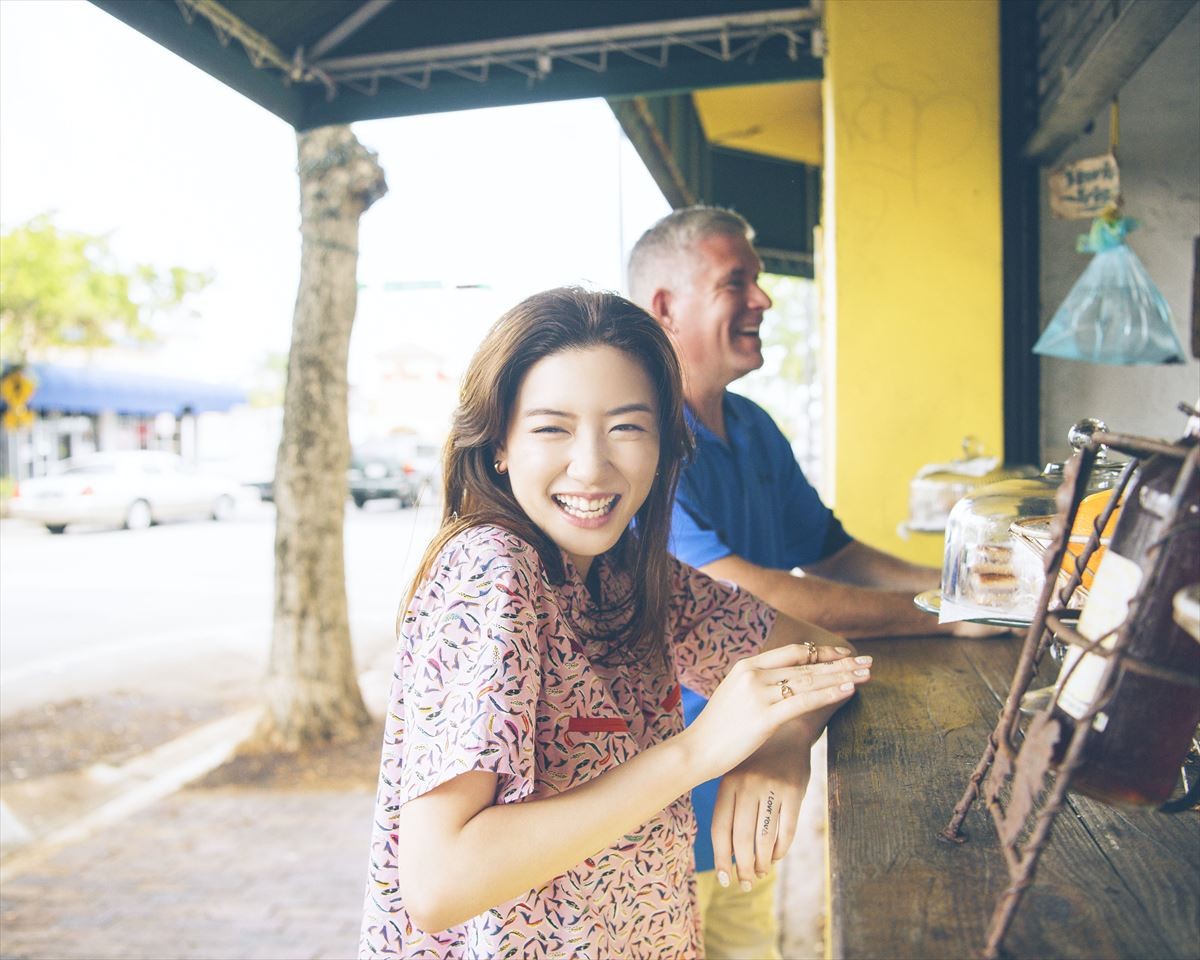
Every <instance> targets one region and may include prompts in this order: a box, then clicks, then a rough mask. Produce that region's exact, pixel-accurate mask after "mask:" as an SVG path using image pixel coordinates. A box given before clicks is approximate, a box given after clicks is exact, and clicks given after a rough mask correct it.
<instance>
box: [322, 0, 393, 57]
mask: <svg viewBox="0 0 1200 960" xmlns="http://www.w3.org/2000/svg"><path fill="white" fill-rule="evenodd" d="M393 2H394V0H367V2H366V3H364V4H363V5H362V6H361V7H359V8H358V9H357V10H355V11H354V13H352V14H350V16H348V17H347V18H346V19H345V20H343V21H342V22H341V23H339V24H338V25H337V26H336V27H334V28H333V29H332V30H330V31H329V32H328V33H327V34H325V36H323V37H322V38H321V39H320V40H318V41H317V42H316V43H314V44H313V45H312V47H311V48H310V49H309V50H308V58H309V59H310V60H319V59H320V58H321V57H323V56H325V54H327V53H328V52H329V51H330V50H332V49H333V48H334V47H336V46H338V45H339V44H340V43H341V42H342V41H343V40H345V39H346V38H347V37H349V36H351V35H353V34H355V33H357V32H358V31H359V30H360V29H362V27H363V26H364V25H365V24H366V23H367V22H368V21H369V20H371V19H372V18H373V17H374V16H375V15H376V14H378V13H382V12H383V11H384V10H385V9H387V8H388V7H390V6H391V5H392V3H393Z"/></svg>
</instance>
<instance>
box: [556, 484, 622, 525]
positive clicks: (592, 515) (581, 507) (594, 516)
mask: <svg viewBox="0 0 1200 960" xmlns="http://www.w3.org/2000/svg"><path fill="white" fill-rule="evenodd" d="M551 499H552V500H553V501H554V502H555V503H556V504H558V508H559V509H560V510H561V511H562V512H563V513H565V514H566V515H567V518H568V519H569V520H570V521H572V522H574V523H576V524H577V525H579V526H581V527H585V528H587V529H590V530H594V529H596V528H597V527H602V526H604V524H605V523H607V522H608V518H609V517H611V516H612V513H613V508H614V507H616V505H617V503H618V501H620V499H621V495H620V494H619V493H609V494H599V495H597V494H591V495H586V494H582V495H581V494H571V493H555V494H551Z"/></svg>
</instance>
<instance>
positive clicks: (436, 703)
mask: <svg viewBox="0 0 1200 960" xmlns="http://www.w3.org/2000/svg"><path fill="white" fill-rule="evenodd" d="M564 560H565V562H566V568H567V579H566V581H565V582H564V583H563V584H561V585H559V586H555V585H553V584H551V583H550V582H549V580H548V579H547V575H546V572H545V570H544V568H543V567H542V564H541V562H540V560H539V559H538V555H537V552H536V551H535V550H534V549H533V547H531V546H530V545H529V544H528V543H526V542H525V541H524V540H521V539H520V538H519V537H517V536H515V535H513V534H511V533H509V532H507V531H505V530H502V529H500V528H498V527H492V526H481V527H474V528H472V529H470V530H468V531H465V532H464V533H463V534H461V535H460V536H459V537H457V538H455V539H454V540H453V541H451V542H450V543H449V544H448V545H447V546H446V549H445V550H444V551H443V552H442V554H441V556H440V557H439V558H438V560H437V563H436V565H435V573H434V576H433V577H432V578H431V579H430V580H429V581H427V582H426V583H425V584H424V585H423V586H422V587H421V588H420V590H419V591H418V593H417V595H416V597H415V598H414V600H413V603H412V605H411V607H410V609H409V610H408V611H407V613H406V616H405V620H404V624H403V627H402V629H401V636H400V644H399V650H398V652H397V655H396V667H395V674H394V680H393V683H392V690H391V703H390V707H389V711H388V719H387V725H386V727H385V730H384V745H383V761H382V766H381V769H380V777H379V794H378V798H377V800H376V808H375V826H374V830H373V835H372V841H371V862H370V876H369V880H368V884H367V898H366V908H365V912H364V918H363V928H362V938H361V941H360V944H359V956H360V957H376V956H385V957H429V958H489V960H490V958H494V960H515V958H524V957H537V958H543V957H545V958H558V957H571V958H581V960H582V958H587V960H609V958H615V957H622V958H655V960H657V958H675V957H695V956H698V955H699V954H700V953H701V941H700V930H699V920H698V918H697V916H696V913H695V909H694V904H693V898H694V889H693V887H694V884H693V880H692V874H693V869H692V867H693V862H692V840H693V836H694V834H695V831H696V824H695V819H694V817H693V815H692V807H691V800H690V798H689V796H688V794H686V793H685V794H684V795H683V796H682V797H680V798H679V799H678V800H676V801H675V802H674V803H673V804H671V805H670V806H669V807H667V808H666V809H665V810H663V811H661V812H660V813H659V814H657V815H656V816H655V817H654V818H653V819H651V820H649V821H648V822H647V823H645V824H643V825H642V826H640V827H638V828H637V829H636V830H633V831H631V832H630V833H629V834H627V835H625V836H623V837H619V838H617V839H616V840H615V841H614V842H613V844H612V845H611V846H609V847H606V848H605V849H603V850H600V851H599V852H597V853H596V855H595V856H593V857H589V858H588V859H587V860H585V861H583V862H582V863H580V864H579V865H578V866H576V867H574V868H572V869H571V870H568V871H567V872H566V873H563V874H561V875H560V876H557V877H554V878H553V879H552V880H550V881H548V882H547V883H545V884H544V885H543V886H541V887H538V888H536V889H531V890H529V891H527V892H526V893H524V894H522V895H521V896H519V897H516V898H515V899H513V900H509V901H507V902H505V903H498V904H496V905H495V906H494V907H493V908H491V909H490V910H487V911H485V912H483V913H481V914H479V916H477V917H474V918H472V919H471V920H468V921H467V922H466V923H463V924H462V925H460V926H456V927H451V928H450V929H448V930H442V931H439V932H436V933H431V932H426V931H424V930H421V929H419V928H418V927H416V926H415V925H414V924H413V922H412V920H411V919H410V918H409V916H408V914H407V912H406V911H405V909H404V902H403V900H402V899H401V898H400V895H399V893H398V892H397V861H398V860H399V859H402V858H403V857H404V851H403V850H402V849H400V848H399V847H398V844H397V834H396V816H397V812H398V811H399V809H400V807H401V806H403V804H405V803H406V802H407V801H409V800H412V799H413V798H415V797H419V796H421V795H422V794H423V793H426V792H428V791H429V790H432V789H433V788H434V787H436V786H438V785H439V784H442V783H445V782H446V781H448V780H451V779H453V778H454V777H456V776H458V775H459V774H461V773H465V772H467V771H470V770H486V771H489V772H491V773H495V774H496V775H497V777H498V778H499V779H498V782H497V787H496V803H518V802H520V801H522V800H526V799H532V798H537V797H544V796H549V795H552V794H556V793H561V792H563V791H565V790H569V789H571V788H572V787H575V786H578V785H579V784H581V783H584V782H586V781H588V780H590V779H592V778H593V777H597V776H599V775H600V774H601V773H603V772H604V771H606V770H610V769H612V768H613V767H615V766H617V765H618V764H621V763H623V762H625V761H626V760H628V759H629V758H631V757H634V756H636V755H637V754H638V753H639V752H641V751H642V750H645V749H647V748H648V747H650V746H652V745H654V744H656V743H659V742H660V741H662V740H665V739H667V738H668V737H670V736H672V735H674V734H676V733H679V732H680V731H682V730H683V715H682V712H681V710H680V706H679V681H680V680H682V681H683V682H684V683H686V684H687V685H688V687H690V688H692V689H694V690H696V691H697V692H699V693H702V694H704V695H705V696H708V695H710V694H711V693H712V692H713V690H714V689H715V688H716V686H717V684H718V683H720V681H721V679H722V678H723V677H724V676H725V674H726V672H727V671H728V670H729V668H730V666H732V664H733V663H734V662H735V661H736V660H738V659H741V658H742V657H746V656H749V655H751V654H754V653H757V652H758V651H759V649H760V648H761V645H762V642H763V640H764V638H765V637H766V635H767V632H768V631H769V630H770V628H771V625H772V624H773V623H774V619H775V614H774V611H773V610H771V608H770V607H767V606H766V605H765V604H763V603H761V602H760V601H759V600H757V599H755V598H754V597H753V596H752V595H750V594H748V593H744V592H740V591H738V590H737V589H735V588H734V587H732V586H730V585H727V584H724V583H720V582H718V581H716V580H712V579H710V578H709V577H706V576H705V575H704V574H702V573H699V572H698V571H696V570H693V569H692V568H691V567H687V566H685V565H683V564H681V563H678V562H676V561H672V573H671V576H672V581H673V582H672V591H671V592H672V597H673V600H672V604H671V611H670V617H669V624H668V642H669V644H670V649H671V652H672V654H673V657H674V662H675V667H676V674H677V675H676V676H668V675H665V674H663V673H662V672H661V671H648V670H644V669H641V668H639V666H638V665H636V664H635V665H632V666H603V665H601V664H597V663H594V662H593V660H592V659H591V657H590V656H589V654H594V653H597V652H598V651H596V650H594V649H592V648H591V647H590V645H589V644H586V643H583V642H581V641H580V639H579V638H578V634H577V629H576V625H583V626H584V628H585V630H586V629H587V627H588V625H589V624H590V623H592V622H593V621H592V620H591V619H590V617H589V611H590V610H594V601H593V600H592V599H591V597H590V595H589V593H588V590H587V588H586V587H585V586H584V584H583V582H582V581H581V580H580V578H579V574H578V572H577V571H576V570H575V568H574V566H573V565H571V563H570V561H569V560H566V558H565V557H564ZM596 562H597V563H600V564H601V567H600V571H599V572H600V584H601V590H602V595H603V596H606V597H610V596H619V595H621V594H620V593H619V592H618V593H614V592H613V591H622V590H623V589H624V588H627V586H628V575H627V574H618V573H614V572H613V571H612V570H611V569H610V568H609V565H608V564H607V563H606V562H605V561H604V560H603V559H600V560H597V561H596Z"/></svg>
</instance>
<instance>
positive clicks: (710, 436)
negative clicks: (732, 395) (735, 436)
mask: <svg viewBox="0 0 1200 960" xmlns="http://www.w3.org/2000/svg"><path fill="white" fill-rule="evenodd" d="M721 407H722V409H723V410H724V412H725V423H726V433H729V429H728V425H729V424H730V423H737V422H738V415H737V408H736V407H735V406H734V405H733V404H732V403H730V402H729V391H728V390H726V391H725V393H724V394H723V395H722V397H721ZM683 419H684V421H685V422H686V423H687V425H688V428H689V429H690V430H691V431H692V433H693V434H695V436H696V439H697V440H704V441H705V442H707V443H719V444H721V446H723V447H724V446H728V444H727V443H726V442H725V441H724V440H722V439H721V438H720V437H718V436H717V435H716V434H715V433H713V432H712V431H711V430H709V429H708V427H707V426H705V425H704V422H703V421H702V420H701V419H700V418H699V417H697V416H696V414H695V413H693V412H692V408H691V407H689V406H688V405H687V404H686V403H685V404H684V405H683Z"/></svg>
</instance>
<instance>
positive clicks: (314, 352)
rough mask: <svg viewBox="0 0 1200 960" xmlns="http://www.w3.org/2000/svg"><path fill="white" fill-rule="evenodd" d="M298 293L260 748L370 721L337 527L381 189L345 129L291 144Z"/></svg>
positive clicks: (334, 734) (333, 736) (370, 158)
mask: <svg viewBox="0 0 1200 960" xmlns="http://www.w3.org/2000/svg"><path fill="white" fill-rule="evenodd" d="M297 141H298V151H299V159H300V162H299V174H300V212H301V216H300V232H301V235H302V250H301V260H300V289H299V292H298V293H297V296H296V313H295V318H294V320H293V325H292V345H291V352H290V354H289V357H288V376H287V390H286V393H285V395H284V403H283V435H282V437H281V439H280V442H279V454H278V458H277V460H276V464H275V507H276V521H275V618H274V630H273V633H272V638H271V657H270V665H269V668H268V672H267V706H268V709H267V711H266V712H265V714H264V721H263V725H262V726H261V727H260V728H259V731H258V734H257V736H256V738H255V740H256V741H257V744H258V745H259V746H270V747H273V748H276V749H284V750H297V749H300V748H301V747H303V746H304V745H306V744H310V743H314V742H320V741H329V740H342V739H347V738H349V737H352V736H354V735H355V734H356V733H357V732H358V731H359V730H361V729H362V727H363V726H364V725H366V724H367V723H368V722H369V717H368V714H367V711H366V708H365V707H364V705H363V700H362V694H361V693H360V692H359V689H358V678H357V676H356V674H355V669H354V656H353V651H352V649H351V645H350V623H349V615H348V612H347V603H346V576H345V563H344V558H343V552H342V546H343V533H342V525H343V522H344V520H345V503H346V470H347V468H348V467H349V465H350V434H349V427H348V424H347V407H346V391H347V382H346V359H347V355H348V352H349V348H350V329H351V326H352V324H353V323H354V311H355V307H356V303H357V299H358V278H357V275H356V269H357V265H358V220H359V217H361V216H362V214H363V213H364V211H366V209H367V208H368V207H370V206H371V204H372V203H374V202H375V201H376V200H378V199H379V198H380V197H382V196H383V195H384V193H386V192H387V184H386V182H385V181H384V175H383V170H382V168H381V167H380V166H379V164H378V163H377V162H376V160H375V155H374V154H373V153H371V152H369V151H368V150H366V149H365V148H364V147H363V146H362V145H361V144H360V143H359V142H358V140H357V139H356V138H355V136H354V134H353V133H351V131H350V128H349V127H348V126H334V127H322V128H320V129H317V130H310V131H308V132H306V133H301V134H299V135H298V137H297Z"/></svg>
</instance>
